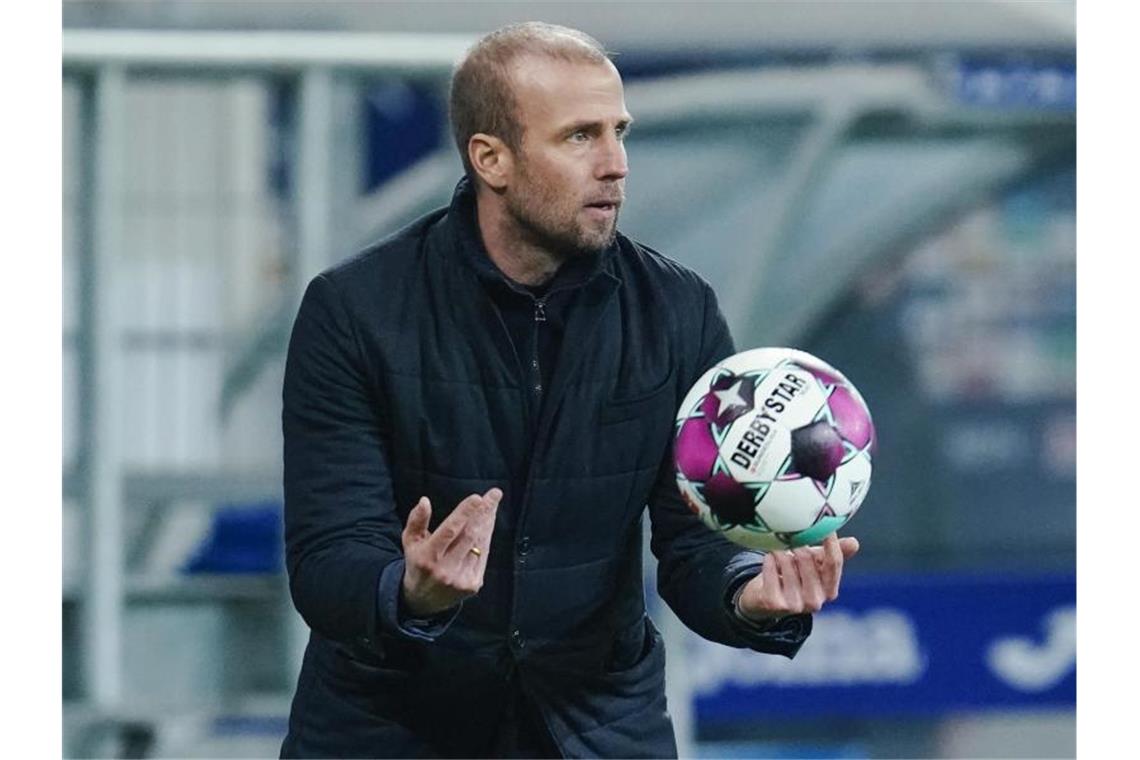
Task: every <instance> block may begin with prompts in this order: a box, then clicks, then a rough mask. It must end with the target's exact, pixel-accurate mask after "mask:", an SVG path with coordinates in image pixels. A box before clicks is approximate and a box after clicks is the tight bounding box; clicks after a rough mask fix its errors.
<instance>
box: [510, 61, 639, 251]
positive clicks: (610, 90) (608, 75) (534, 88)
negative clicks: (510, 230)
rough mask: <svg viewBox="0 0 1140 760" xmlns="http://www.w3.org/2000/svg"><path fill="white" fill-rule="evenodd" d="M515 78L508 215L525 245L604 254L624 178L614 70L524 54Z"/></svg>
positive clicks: (625, 120) (621, 106) (623, 121)
mask: <svg viewBox="0 0 1140 760" xmlns="http://www.w3.org/2000/svg"><path fill="white" fill-rule="evenodd" d="M514 77H515V95H516V99H517V102H518V107H519V114H518V116H519V119H520V121H521V123H522V127H523V141H522V146H521V147H520V149H519V151H518V152H517V154H516V161H515V165H514V172H513V175H512V177H511V178H510V181H509V182H508V185H507V187H506V192H505V200H506V204H507V209H508V210H509V212H510V214H511V216H512V217H513V218H514V219H515V221H516V223H517V224H518V226H519V228H520V231H521V232H522V234H523V235H525V236H526V237H527V238H528V241H529V242H531V243H533V244H536V245H538V246H540V247H542V248H544V249H546V250H547V251H549V252H551V253H552V254H554V255H556V256H559V257H566V256H573V255H580V254H584V253H595V252H597V251H600V250H602V249H604V248H606V247H607V246H609V245H610V244H611V243H612V242H613V240H614V235H615V234H616V232H617V219H618V211H619V209H620V208H621V204H622V201H623V200H624V196H625V177H626V175H627V174H628V173H629V166H628V164H627V163H626V155H625V146H624V144H623V140H624V138H625V133H626V130H627V129H628V127H629V123H630V121H632V119H631V118H630V115H629V113H628V112H627V111H626V110H625V97H624V95H623V91H622V84H621V77H620V76H619V75H618V72H617V69H615V68H614V66H613V64H611V63H609V62H608V61H607V62H606V63H604V64H596V63H570V62H567V61H560V60H555V59H550V58H545V57H539V56H525V57H523V58H521V59H520V60H519V61H518V62H516V65H515V68H514Z"/></svg>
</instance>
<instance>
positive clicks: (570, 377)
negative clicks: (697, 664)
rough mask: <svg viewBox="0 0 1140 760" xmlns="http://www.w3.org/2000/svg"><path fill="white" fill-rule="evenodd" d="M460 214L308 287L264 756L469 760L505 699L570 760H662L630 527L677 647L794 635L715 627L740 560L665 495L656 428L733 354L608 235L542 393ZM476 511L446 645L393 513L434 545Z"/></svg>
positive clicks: (645, 256)
mask: <svg viewBox="0 0 1140 760" xmlns="http://www.w3.org/2000/svg"><path fill="white" fill-rule="evenodd" d="M473 207H474V203H473V193H472V191H471V189H470V188H469V187H468V186H467V184H466V183H465V182H461V183H460V186H459V189H458V190H457V192H456V196H455V198H454V199H453V201H452V204H451V206H450V208H447V209H441V210H439V211H436V212H433V213H431V214H429V215H427V216H425V217H424V218H422V219H420V220H418V221H416V222H415V223H413V224H412V225H410V226H409V227H407V228H405V229H404V230H401V231H400V232H398V233H396V234H395V235H393V236H392V237H390V238H388V239H386V240H384V241H383V242H381V243H379V244H377V245H375V246H373V247H371V248H370V249H368V250H366V251H364V252H363V253H361V254H359V255H357V256H356V257H354V258H352V259H350V260H348V261H346V262H344V263H342V264H340V265H338V266H336V267H334V268H332V269H330V270H328V271H326V272H324V273H322V274H321V275H319V276H318V277H316V278H315V279H314V280H313V281H312V283H311V284H310V285H309V288H308V290H307V291H306V293H305V297H304V299H303V302H302V304H301V307H300V311H299V313H298V316H297V320H296V323H295V325H294V329H293V335H292V339H291V341H290V347H289V355H288V361H287V365H286V373H285V386H284V411H283V427H284V435H285V517H286V522H285V530H286V535H285V538H286V546H287V564H288V571H289V580H290V588H291V591H292V596H293V600H294V603H295V604H296V607H297V609H298V610H299V611H300V613H301V615H302V616H303V617H304V619H305V620H306V622H307V623H308V624H309V626H310V627H311V628H312V636H311V638H310V642H309V645H308V648H307V649H306V653H305V659H304V664H303V667H302V672H301V675H300V679H299V683H298V686H297V693H296V696H295V699H294V704H293V711H292V715H291V718H290V728H289V736H288V738H287V739H286V742H285V746H284V747H283V750H282V751H283V753H284V754H286V755H290V754H298V755H308V756H312V755H322V754H327V755H335V756H341V757H346V756H380V755H390V756H392V755H394V756H412V755H420V754H423V753H425V752H426V753H431V752H436V753H443V754H458V755H473V754H477V748H479V747H483V746H486V744H487V742H488V741H489V738H490V737H491V735H492V734H493V733H494V730H495V727H496V721H497V719H498V716H499V715H500V713H501V710H502V708H503V705H504V703H505V700H506V698H507V694H508V692H509V690H510V688H511V684H512V683H513V682H514V679H517V684H518V685H519V686H521V688H522V689H524V690H525V693H526V694H527V695H528V697H529V699H531V700H532V702H533V704H535V705H536V706H537V708H538V710H539V712H540V713H541V714H542V716H543V718H544V719H545V721H546V725H547V728H548V729H549V732H550V734H551V736H552V737H553V738H554V740H555V742H556V743H557V745H558V747H559V750H560V751H561V752H562V753H563V754H565V755H567V756H622V757H634V756H657V757H661V756H669V755H674V754H675V753H676V748H675V745H674V740H673V734H672V727H671V725H670V721H669V717H668V714H667V712H666V708H665V694H664V673H665V669H664V657H665V653H664V648H663V646H662V642H661V638H660V635H659V634H658V633H657V631H656V630H655V629H654V627H653V625H652V623H651V622H650V621H649V619H648V618H647V617H646V615H645V601H644V589H643V584H642V573H641V568H642V552H641V536H642V530H641V521H642V515H643V513H644V512H645V508H646V505H647V504H648V507H649V514H650V518H651V521H652V537H653V538H652V543H651V548H652V550H653V552H654V554H655V555H656V557H657V559H658V589H659V591H660V593H661V595H662V596H663V597H664V598H665V600H666V601H667V602H668V603H669V605H670V606H671V607H672V608H673V610H674V611H675V612H676V613H677V614H678V616H679V617H680V618H681V620H682V621H683V622H684V623H685V624H686V625H688V626H689V627H690V628H692V629H693V630H694V631H696V632H697V633H699V634H700V635H701V636H703V637H705V638H707V639H711V640H713V641H717V642H721V643H723V644H727V645H729V646H736V647H751V648H753V649H756V650H759V651H764V652H772V653H779V654H784V655H786V656H792V655H793V654H794V653H795V652H796V650H797V649H798V648H799V646H800V644H801V643H802V642H803V640H804V638H805V637H806V636H807V634H808V632H810V622H811V621H810V617H809V616H798V617H795V618H792V619H790V620H788V621H787V623H786V624H784V625H782V626H780V627H778V628H777V629H776V630H773V631H769V632H766V633H757V632H756V631H753V630H750V629H749V628H747V627H746V626H744V625H742V624H741V623H740V622H739V621H737V619H736V618H735V617H734V616H733V615H732V614H731V611H730V606H729V601H728V600H729V599H730V598H731V594H732V593H733V591H734V590H735V589H736V588H737V587H738V586H739V585H740V584H741V583H743V582H744V581H746V580H747V579H748V578H749V577H751V576H753V575H755V574H756V573H757V572H758V570H759V566H760V560H761V555H759V554H757V553H754V552H746V551H742V550H740V549H739V548H737V547H735V546H734V545H732V544H730V543H728V542H727V541H726V540H724V539H723V538H722V537H720V536H717V535H716V534H715V533H713V532H712V531H710V530H709V529H707V528H706V527H704V526H703V525H702V524H701V523H700V522H699V520H698V519H697V518H696V517H695V516H694V515H693V514H692V513H691V512H690V511H689V510H688V509H687V508H686V507H685V505H684V503H683V502H682V500H681V499H680V497H679V495H678V492H677V487H676V485H675V482H674V477H673V468H672V457H671V453H670V443H671V439H672V433H673V419H674V415H675V412H676V409H677V407H678V405H679V404H680V402H681V399H682V397H683V396H684V394H685V393H686V391H687V390H688V388H689V386H690V385H691V384H692V383H693V382H694V381H695V380H696V379H697V377H698V376H699V375H700V374H701V373H702V372H703V371H704V370H705V369H706V368H708V367H709V366H711V365H712V364H714V363H715V362H716V361H718V360H719V359H721V358H723V357H725V356H727V355H729V354H731V353H733V350H734V349H733V344H732V340H731V337H730V336H729V332H728V328H727V326H726V324H725V321H724V318H723V317H722V316H721V314H720V312H719V310H718V308H717V304H716V298H715V296H714V294H713V292H712V290H711V288H710V287H709V286H708V285H707V284H706V283H705V282H704V281H703V280H702V279H701V278H700V277H698V276H697V275H696V274H694V273H693V272H691V271H689V270H687V269H685V268H684V267H682V266H680V265H679V264H677V263H675V262H673V261H671V260H669V259H667V258H665V257H664V256H662V255H660V254H658V253H656V252H654V251H652V250H650V249H648V248H646V247H645V246H642V245H639V244H637V243H634V242H633V241H631V240H629V239H627V238H625V237H623V236H620V235H619V236H618V239H617V242H616V243H615V244H614V245H613V246H611V247H610V248H609V249H608V250H607V251H605V252H603V253H602V254H600V255H598V256H596V257H593V258H590V259H585V260H583V261H582V262H579V263H578V264H576V265H575V266H576V267H577V268H578V271H579V273H580V277H576V278H573V280H572V282H571V285H570V286H568V287H566V288H564V289H563V292H562V293H561V296H560V297H563V298H566V299H567V302H566V303H565V304H564V307H565V308H564V311H562V312H561V313H560V316H561V318H562V319H563V321H562V323H561V324H560V330H562V331H564V332H563V335H562V336H561V337H562V339H561V341H560V347H559V349H558V351H557V359H556V360H555V361H554V363H553V367H552V368H551V367H549V366H548V367H546V368H545V369H546V370H547V371H546V372H545V373H543V372H541V369H540V368H538V367H536V366H535V365H534V362H533V360H534V359H535V358H537V357H538V356H539V355H540V353H541V352H540V348H539V342H538V340H537V338H536V341H534V342H533V345H529V346H520V345H516V343H518V342H519V341H518V340H517V339H516V340H512V338H511V334H512V331H511V330H510V329H508V326H507V324H506V322H505V321H504V319H503V315H502V312H501V310H500V309H499V308H498V306H496V303H497V301H501V298H502V297H503V295H504V294H503V292H501V291H500V290H498V289H503V288H506V289H508V290H515V291H518V289H517V286H516V287H514V288H512V284H511V283H509V282H508V281H507V280H506V279H505V278H504V277H503V275H502V274H500V273H499V271H498V270H497V269H496V268H495V267H494V265H493V264H492V263H491V262H490V260H489V259H488V258H487V255H486V252H485V250H484V249H483V247H482V244H481V242H480V239H479V235H478V231H477V226H476V224H475V221H474V210H473ZM514 295H515V296H519V295H522V296H524V297H529V296H527V294H526V293H525V292H521V293H520V292H516V293H515V294H514ZM550 295H551V296H555V295H556V294H555V293H554V292H553V291H552V293H551V294H550ZM544 297H545V296H544ZM514 332H515V334H516V335H518V330H517V329H516V330H515V331H514ZM546 363H547V364H549V361H548V362H546ZM543 374H546V375H547V376H548V377H549V381H548V386H546V387H536V386H541V385H542V380H541V378H542V375H543ZM492 486H498V487H500V488H502V490H503V492H504V498H503V500H502V502H501V504H500V506H499V510H498V517H497V520H496V525H495V532H494V537H493V540H492V544H491V550H490V553H489V557H488V565H487V571H486V576H485V582H484V586H483V588H482V590H481V591H480V593H479V594H478V595H477V596H475V597H472V598H470V599H468V600H466V601H465V602H464V603H463V604H462V605H461V607H460V608H459V609H458V610H457V611H456V612H455V614H454V616H453V619H452V620H451V621H450V624H449V625H446V626H442V625H436V626H434V627H433V626H431V625H428V626H427V627H426V628H419V629H417V628H415V627H414V626H413V627H410V628H409V626H407V625H405V624H403V623H402V618H401V613H400V610H399V609H398V596H399V594H398V589H399V580H400V577H401V576H402V573H403V559H402V553H401V544H400V534H401V531H402V528H403V525H404V522H405V521H406V519H407V515H408V512H409V511H410V509H411V507H412V506H413V505H414V504H415V503H416V501H417V500H418V499H419V498H420V496H423V495H427V496H428V497H430V498H431V502H432V506H433V515H432V528H433V529H434V528H435V526H437V525H438V524H439V522H440V521H441V520H442V519H443V518H444V517H445V516H446V515H447V513H448V512H449V510H450V509H452V508H454V506H455V505H456V504H458V503H459V502H460V501H461V500H462V499H463V498H464V497H466V496H467V495H468V494H471V493H482V492H484V491H486V490H487V489H488V488H490V487H492Z"/></svg>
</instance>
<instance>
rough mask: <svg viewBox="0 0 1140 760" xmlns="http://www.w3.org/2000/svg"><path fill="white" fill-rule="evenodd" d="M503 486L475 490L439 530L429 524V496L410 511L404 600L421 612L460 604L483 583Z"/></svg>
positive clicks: (414, 611) (419, 614)
mask: <svg viewBox="0 0 1140 760" xmlns="http://www.w3.org/2000/svg"><path fill="white" fill-rule="evenodd" d="M502 498H503V492H502V491H500V490H499V489H498V488H492V489H491V490H489V491H487V493H485V494H483V495H482V496H480V495H479V494H471V495H470V496H468V497H467V498H466V499H464V500H463V501H461V502H459V506H457V507H456V508H455V510H454V511H453V512H452V513H451V514H450V515H448V516H447V519H445V520H444V521H443V522H442V523H441V524H440V525H439V527H438V528H436V529H435V532H434V533H432V532H431V531H429V530H428V522H429V521H430V519H431V501H429V500H428V498H427V497H426V496H424V497H421V498H420V500H419V503H417V504H416V506H415V507H414V508H413V509H412V511H411V513H410V514H409V515H408V524H407V525H406V526H405V527H404V534H403V536H402V542H403V544H404V558H405V565H404V582H403V589H402V591H403V594H404V604H405V605H407V608H408V610H409V611H410V612H411V613H412V614H413V615H415V616H417V617H428V616H431V615H434V614H436V613H439V612H443V611H444V610H446V609H449V608H451V607H454V606H455V605H456V604H458V603H459V602H460V601H462V600H463V599H465V598H466V597H468V596H471V595H473V594H477V593H478V592H479V589H481V588H482V587H483V571H484V570H485V569H486V567H487V555H488V554H489V553H490V551H491V533H492V532H493V531H494V528H495V512H496V511H497V510H498V508H499V501H500V500H501V499H502Z"/></svg>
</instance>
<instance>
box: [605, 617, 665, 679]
mask: <svg viewBox="0 0 1140 760" xmlns="http://www.w3.org/2000/svg"><path fill="white" fill-rule="evenodd" d="M656 638H657V629H656V628H655V627H654V625H653V623H652V622H651V621H650V620H649V617H648V616H647V615H643V616H642V618H641V619H640V620H638V621H637V622H636V623H634V624H633V625H631V626H629V627H628V628H626V629H625V630H624V631H620V632H618V635H617V636H615V637H614V644H613V647H612V648H611V650H610V656H609V659H608V660H607V662H606V672H608V673H620V672H622V671H626V670H629V669H630V668H633V667H635V666H636V665H638V664H639V663H640V662H642V661H643V660H644V659H645V658H646V656H648V655H649V654H650V652H652V651H653V647H654V646H655V645H656Z"/></svg>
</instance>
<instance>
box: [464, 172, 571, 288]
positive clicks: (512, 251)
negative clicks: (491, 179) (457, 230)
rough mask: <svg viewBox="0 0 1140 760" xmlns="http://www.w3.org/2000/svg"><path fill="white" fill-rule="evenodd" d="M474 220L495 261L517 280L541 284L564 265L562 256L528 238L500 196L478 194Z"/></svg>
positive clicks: (511, 277)
mask: <svg viewBox="0 0 1140 760" xmlns="http://www.w3.org/2000/svg"><path fill="white" fill-rule="evenodd" d="M475 221H476V226H477V227H478V228H479V235H480V236H481V237H482V238H483V246H484V247H485V248H486V249H487V255H488V256H489V257H490V259H491V261H492V263H494V265H495V266H496V267H498V268H499V271H501V272H502V273H503V274H505V275H506V276H507V277H509V278H510V279H511V280H513V281H514V282H517V283H519V284H521V285H530V286H534V285H542V284H543V283H546V282H549V281H550V280H551V279H552V278H553V277H554V275H555V274H556V273H557V272H558V269H559V267H560V266H562V261H563V260H562V259H561V258H559V257H558V256H555V255H554V254H552V253H550V252H549V251H547V250H546V249H544V248H541V247H539V246H536V245H534V244H533V243H531V242H529V241H527V240H526V239H525V237H524V236H523V235H522V234H521V231H520V230H519V229H518V227H517V225H516V224H515V223H514V220H513V219H511V218H510V215H509V214H508V213H507V211H506V208H505V207H504V206H503V204H502V203H499V202H498V201H497V199H493V198H487V197H486V196H485V194H483V193H477V194H476V196H475Z"/></svg>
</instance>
